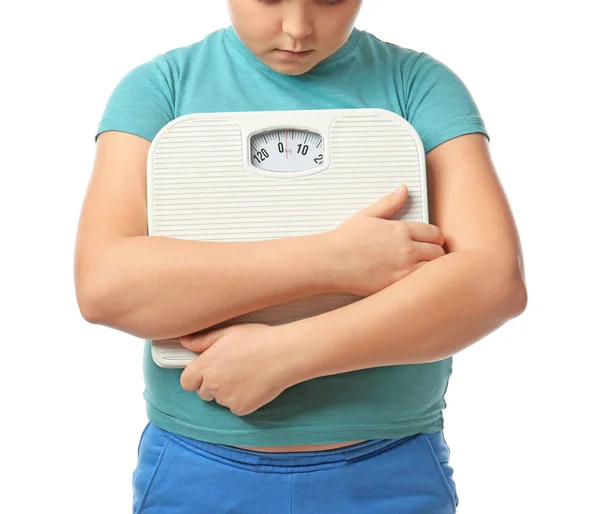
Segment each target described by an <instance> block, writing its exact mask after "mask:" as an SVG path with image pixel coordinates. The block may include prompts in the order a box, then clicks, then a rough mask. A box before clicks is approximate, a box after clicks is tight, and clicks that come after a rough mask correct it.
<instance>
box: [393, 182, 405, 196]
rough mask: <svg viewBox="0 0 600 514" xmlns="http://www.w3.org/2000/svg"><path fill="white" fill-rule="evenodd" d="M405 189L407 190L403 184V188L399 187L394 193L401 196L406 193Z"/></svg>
mask: <svg viewBox="0 0 600 514" xmlns="http://www.w3.org/2000/svg"><path fill="white" fill-rule="evenodd" d="M405 189H406V186H405V185H404V184H402V185H401V186H398V187H397V188H396V190H395V191H394V193H395V194H397V195H401V194H402V193H404V190H405Z"/></svg>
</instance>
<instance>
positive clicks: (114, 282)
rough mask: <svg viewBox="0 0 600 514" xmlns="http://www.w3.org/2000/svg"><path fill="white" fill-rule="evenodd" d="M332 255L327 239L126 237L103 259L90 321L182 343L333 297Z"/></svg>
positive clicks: (139, 335) (311, 237)
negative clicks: (225, 324) (286, 306)
mask: <svg viewBox="0 0 600 514" xmlns="http://www.w3.org/2000/svg"><path fill="white" fill-rule="evenodd" d="M328 252H329V247H328V238H327V236H326V233H322V234H314V235H307V236H298V237H290V238H284V239H274V240H268V241H248V242H202V241H189V240H182V239H175V238H165V237H159V236H140V237H129V238H124V239H122V240H120V241H119V242H116V243H115V244H113V245H112V246H111V247H110V249H109V250H108V251H107V252H106V253H105V254H104V258H103V260H102V261H103V262H102V270H101V271H100V270H99V271H97V275H98V277H99V278H98V279H97V280H96V287H95V292H94V296H93V298H94V300H93V301H92V302H91V304H92V307H91V308H90V312H91V314H90V316H88V317H87V318H88V319H89V320H90V321H92V322H94V323H98V324H101V325H106V326H110V327H113V328H116V329H118V330H121V331H124V332H127V333H130V334H132V335H135V336H138V337H140V338H144V339H169V338H174V337H179V336H181V335H184V334H189V333H192V332H195V331H198V330H201V329H203V328H207V327H211V326H213V325H215V324H217V323H220V322H222V321H226V320H228V319H231V318H234V317H236V316H239V315H242V314H245V313H248V312H252V311H255V310H259V309H262V308H265V307H268V306H271V305H277V304H280V303H284V302H287V301H292V300H294V299H297V298H303V297H306V296H312V295H314V294H319V293H324V292H328V291H329V290H330V289H331V287H332V282H331V278H332V276H331V269H329V268H328V265H329V262H331V258H330V257H329V255H328ZM98 265H99V266H100V264H98Z"/></svg>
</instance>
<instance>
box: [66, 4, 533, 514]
mask: <svg viewBox="0 0 600 514" xmlns="http://www.w3.org/2000/svg"><path fill="white" fill-rule="evenodd" d="M360 8H361V1H360V0H335V1H326V0H271V1H268V0H229V12H230V17H231V22H232V25H231V26H230V27H228V28H225V29H221V30H218V31H216V32H213V33H211V34H209V35H208V36H207V37H206V38H204V39H203V40H202V41H199V42H197V43H195V44H192V45H190V46H187V47H184V48H177V49H174V50H171V51H169V52H166V53H165V54H162V55H159V56H157V57H156V58H154V59H153V60H152V61H149V62H146V63H144V64H142V65H140V66H138V67H136V68H135V69H133V70H132V71H131V72H129V73H128V74H127V75H126V76H125V77H124V78H123V79H122V80H121V81H120V83H119V84H118V85H117V87H116V88H115V90H114V92H113V94H112V95H111V97H110V99H109V101H108V103H107V106H106V110H105V112H104V115H103V117H102V120H101V121H100V125H99V127H98V131H97V135H96V139H97V161H96V163H95V168H94V175H93V177H92V181H91V184H90V188H89V190H88V195H87V198H86V201H85V205H84V209H83V211H82V219H81V222H80V227H79V234H78V245H77V260H76V266H77V269H76V272H77V274H76V277H77V279H76V280H77V291H78V301H79V304H80V308H81V310H82V313H83V315H84V316H85V317H86V319H88V320H89V321H91V322H95V323H102V324H104V325H107V326H112V327H114V328H116V329H118V330H123V331H126V332H128V333H131V334H133V335H136V336H138V337H142V338H144V339H146V344H145V350H144V380H145V385H146V388H145V391H144V397H145V399H146V402H147V412H148V417H149V423H148V425H147V426H146V428H145V429H144V432H143V434H142V437H141V440H140V446H139V450H138V455H139V460H138V466H137V468H136V470H135V472H134V484H133V485H134V505H133V508H134V512H138V513H141V512H148V513H150V512H155V511H156V512H158V511H160V512H210V513H215V514H217V513H225V512H236V513H261V514H268V513H271V512H272V513H283V512H294V513H297V514H298V513H303V512H307V513H308V512H311V513H314V512H319V513H320V512H323V513H324V512H340V513H341V512H354V513H360V512H364V513H369V514H373V513H378V514H385V513H400V512H402V513H408V514H410V513H428V514H429V513H436V514H437V513H451V512H455V511H456V506H457V505H458V498H457V495H456V487H455V484H454V481H453V479H452V474H453V470H452V468H451V467H450V465H449V463H448V458H449V449H448V446H447V444H446V442H445V439H444V436H443V431H442V428H443V417H442V411H443V409H444V408H445V401H444V394H445V391H446V388H447V385H448V379H449V377H450V374H451V369H452V359H451V355H452V354H454V353H456V352H457V351H459V350H460V349H462V348H464V347H466V346H467V345H469V344H472V343H473V342H475V341H476V340H478V339H480V338H482V337H483V336H484V335H486V334H488V333H490V332H491V331H492V330H494V329H495V328H497V327H499V326H501V325H502V324H503V323H505V322H506V321H507V320H508V319H510V318H512V317H514V316H516V315H518V314H519V313H520V312H522V310H523V309H524V308H525V301H526V294H525V288H524V284H523V281H522V278H521V272H520V260H519V259H520V255H519V250H518V247H516V245H515V241H517V236H516V233H515V229H514V225H513V223H512V220H511V218H510V213H509V210H508V207H507V205H506V203H505V202H503V198H502V197H501V190H500V188H499V187H498V184H497V181H496V179H495V177H494V175H493V167H492V165H491V161H490V160H489V156H488V154H487V152H486V148H487V147H486V146H485V145H487V140H486V139H489V137H488V134H487V132H486V129H485V126H484V123H483V120H482V119H481V117H480V115H479V112H478V109H477V107H476V105H475V103H474V101H473V99H472V98H471V95H470V94H469V92H468V90H467V88H466V87H465V85H464V84H463V83H462V82H461V80H460V79H459V78H458V77H457V76H456V75H455V74H454V73H453V72H452V71H451V70H449V69H448V68H447V67H446V66H444V65H443V64H442V63H440V62H439V61H437V60H435V59H434V58H433V57H431V56H429V55H427V54H425V53H422V52H416V51H413V50H409V49H405V48H402V47H399V46H396V45H393V44H389V43H385V42H382V41H380V40H379V39H377V38H376V37H375V36H373V35H371V34H369V33H367V32H364V31H360V30H358V29H356V28H354V21H355V19H356V16H357V15H358V13H359V10H360ZM361 107H379V108H384V109H387V110H390V111H393V112H396V113H397V114H399V115H401V116H402V117H403V118H405V119H406V120H407V121H408V122H409V123H411V124H412V125H413V127H415V129H416V130H417V132H418V133H419V136H420V137H421V140H422V141H423V145H424V148H425V152H426V154H427V170H428V180H429V181H430V183H431V185H430V195H431V201H430V210H431V213H430V215H431V218H432V219H433V220H435V222H436V225H437V227H436V226H434V225H433V224H432V225H425V224H414V225H413V227H412V228H413V232H412V233H410V234H409V232H407V231H405V232H404V234H405V236H406V235H407V234H409V235H410V237H408V236H406V238H405V239H404V240H403V242H402V244H404V245H405V247H406V248H409V247H410V249H411V253H410V255H412V256H413V257H412V258H411V259H412V260H411V262H409V263H405V264H404V265H405V269H404V271H405V272H406V274H405V277H404V278H403V279H402V280H398V281H395V283H393V282H394V281H390V283H389V285H388V286H387V287H376V288H374V290H373V291H372V292H373V293H374V294H372V295H371V296H369V297H368V298H365V299H363V300H361V301H359V302H356V303H355V304H353V305H350V306H348V307H345V308H343V309H339V310H338V311H335V313H326V314H325V315H323V316H317V317H315V318H311V319H307V320H301V321H300V322H297V323H294V324H289V325H287V326H285V327H282V330H281V331H280V330H279V329H276V328H275V327H266V326H263V325H256V326H251V325H245V326H238V327H231V330H230V329H229V328H228V329H224V330H221V331H218V332H217V331H215V332H210V331H209V332H207V333H206V334H203V335H194V336H192V337H189V338H187V339H184V338H183V336H184V335H186V334H192V333H194V332H197V331H199V330H202V329H204V328H208V327H211V326H212V325H214V324H216V323H218V322H219V321H223V320H226V319H230V318H232V317H234V316H235V315H240V314H242V313H245V312H250V311H254V310H257V309H259V308H263V307H266V306H268V305H274V304H278V303H283V302H285V301H289V300H291V299H294V298H298V297H300V296H310V295H312V294H316V293H318V292H325V291H327V290H332V289H333V288H334V287H335V288H340V287H342V285H341V284H342V283H343V285H344V287H348V286H349V285H350V284H352V285H356V284H358V283H359V282H361V281H362V285H363V286H364V285H365V283H364V282H365V281H369V280H372V279H373V277H372V276H371V275H370V274H368V273H365V272H364V270H365V269H367V268H366V264H367V263H368V260H367V257H366V256H367V250H370V251H371V253H373V249H374V248H382V250H381V252H380V253H381V255H383V254H384V252H383V248H384V247H385V246H386V245H387V244H390V245H391V244H398V245H400V244H401V243H400V242H398V241H395V239H394V240H392V238H390V237H389V236H390V235H391V234H392V232H385V231H391V230H396V228H397V226H398V225H397V224H394V228H392V226H391V225H390V224H384V220H382V219H378V218H385V217H386V213H387V214H388V215H389V214H391V213H393V212H395V211H396V210H397V209H399V208H400V207H401V205H402V203H403V202H404V201H405V200H406V195H407V191H406V189H404V190H403V191H401V192H400V194H398V195H394V194H390V196H389V197H386V198H384V199H382V200H381V202H379V203H378V204H375V205H374V206H371V208H370V210H366V211H365V212H363V213H361V214H360V215H359V216H357V217H355V218H354V219H353V220H352V223H349V224H347V225H345V228H344V230H343V231H341V230H340V231H338V236H339V235H340V234H344V238H345V240H346V241H352V244H354V245H357V246H356V249H357V254H358V255H362V256H363V258H362V261H361V262H360V263H359V264H360V265H362V266H363V267H362V268H361V266H360V265H359V264H357V263H354V265H353V267H352V268H346V269H343V268H342V266H341V264H340V261H336V260H335V259H334V258H333V256H334V254H335V251H334V246H333V244H332V243H331V242H332V239H331V237H330V235H327V236H324V235H317V236H307V237H303V238H289V239H286V240H278V241H261V242H249V243H210V242H197V241H185V240H176V239H166V238H157V237H147V228H146V227H147V224H146V217H145V165H146V157H147V154H148V149H149V146H150V142H151V141H152V139H153V138H154V136H155V135H156V134H157V132H158V131H159V130H160V129H161V128H162V127H163V126H164V125H165V124H167V123H168V122H169V121H171V120H173V119H175V118H176V117H179V116H182V115H185V114H190V113H194V112H225V111H229V112H235V111H267V110H297V109H339V108H361ZM434 149H435V151H434ZM464 155H469V156H470V159H471V160H470V161H469V162H467V161H464V160H461V159H464V157H463V156H464ZM469 173H470V174H472V175H471V176H469V175H468V174H469ZM486 173H487V178H488V179H491V180H483V179H482V178H481V177H482V175H484V174H486ZM471 179H475V180H472V182H469V188H470V190H469V192H468V194H467V193H465V192H464V190H465V189H466V188H465V187H461V184H464V183H467V181H471ZM450 195H452V198H453V201H452V202H449V197H450ZM109 197H110V198H111V199H113V201H112V202H110V207H109V206H108V205H109V203H108V202H107V201H106V199H107V198H109ZM477 198H479V199H478V200H477ZM457 205H458V206H462V209H461V207H458V208H457V207H456V206H457ZM464 212H467V213H469V217H468V218H464V217H462V216H463V213H464ZM368 217H370V221H369V223H370V224H367V221H366V220H367V218H368ZM92 219H93V220H94V221H93V223H92V222H91V221H90V220H92ZM486 220H493V221H494V224H493V225H490V224H489V223H487V221H486ZM417 225H421V226H420V227H417ZM350 227H351V228H352V230H351V229H350ZM405 227H408V225H405ZM440 229H441V230H440ZM442 232H443V234H442ZM367 235H370V236H371V237H372V238H375V237H380V238H381V241H382V242H384V241H389V243H382V244H381V245H372V244H369V245H367V244H364V245H363V247H359V246H358V245H360V243H361V241H363V239H364V238H366V236H367ZM384 236H386V237H387V239H386V237H384ZM340 238H341V236H340V237H338V240H337V241H338V242H337V244H338V246H337V247H336V248H339V241H340V240H341V239H340ZM374 240H375V239H371V240H369V241H374ZM442 245H445V246H446V250H444V248H443V247H442ZM361 248H362V250H363V253H362V254H361V253H360V252H358V250H361ZM403 248H404V247H403ZM489 248H493V250H494V253H493V254H492V253H491V251H490V250H489ZM299 251H300V252H301V255H303V258H304V260H303V265H302V266H297V264H296V261H295V260H294V259H295V257H294V255H298V253H299ZM407 254H408V253H407ZM446 254H448V255H446ZM242 255H243V257H241V256H242ZM377 255H378V257H377V258H381V259H383V257H381V256H379V252H378V253H377ZM372 258H374V257H372ZM269 259H270V260H269ZM357 259H358V258H357ZM242 261H243V263H244V265H243V266H241V265H240V264H241V263H242ZM266 262H269V265H268V266H266V265H265V263H266ZM426 263H428V264H427V266H425V269H424V270H422V271H419V269H418V268H420V267H423V266H422V265H423V264H426ZM393 264H394V263H393V262H391V260H390V262H389V265H390V266H392V265H393ZM336 266H337V267H336ZM397 267H398V268H399V267H400V264H399V263H398V264H397ZM334 268H335V269H336V270H337V271H336V273H337V274H338V276H337V277H336V278H335V279H334V277H333V276H332V271H331V270H332V269H334ZM384 268H385V267H383V266H378V267H375V266H373V269H379V270H381V269H384ZM385 269H387V268H385ZM396 271H399V270H398V269H397V270H396ZM492 271H493V273H492ZM467 273H468V274H469V276H468V277H467V278H466V279H463V278H462V277H461V278H458V276H459V275H463V274H467ZM342 274H343V280H342V278H341V277H342ZM490 276H493V277H494V278H495V279H494V280H490V279H489V277H490ZM457 284H458V285H457ZM482 284H486V286H485V287H483V285H482ZM371 285H372V286H373V284H371ZM373 287H374V286H373ZM451 287H453V288H454V289H453V293H452V294H453V295H454V296H452V295H451V293H450V288H451ZM346 290H347V289H346ZM100 291H101V293H99V292H100ZM231 291H234V294H230V292H231ZM165 298H168V299H169V301H168V303H165ZM419 298H420V300H419ZM401 299H403V300H402V301H403V302H404V303H402V304H400V302H401ZM425 300H426V301H425ZM394 302H395V303H394ZM384 305H388V306H390V305H392V306H393V312H394V314H393V315H392V316H390V314H389V312H390V311H391V310H392V309H387V310H386V309H383V308H382V307H383V306H384ZM426 309H427V310H426ZM385 312H387V317H385V318H383V316H384V314H385ZM434 313H435V316H434V315H433V314H434ZM330 314H331V315H330ZM377 316H379V318H380V319H377ZM357 320H360V323H361V324H360V325H359V326H361V328H363V327H364V333H366V334H368V336H369V337H368V338H365V337H364V336H360V333H361V332H363V330H360V331H358V330H354V331H353V333H352V334H351V333H350V332H351V331H350V330H349V329H348V328H346V329H345V330H343V328H340V327H348V326H350V323H351V321H354V322H357ZM274 334H277V337H276V336H275V335H274ZM179 336H181V337H182V343H183V344H184V345H186V346H187V347H188V348H190V349H193V350H195V351H199V352H202V353H201V355H200V356H199V357H198V358H197V359H196V360H195V361H194V362H193V363H191V364H189V365H188V366H187V367H186V369H185V370H183V371H181V370H173V369H164V368H160V367H158V366H156V365H155V363H154V362H153V361H152V358H151V356H150V340H151V339H161V338H166V337H179ZM359 336H360V337H359ZM393 339H396V341H395V342H394V341H393ZM275 341H276V343H275ZM282 348H285V350H286V351H285V352H283V351H282ZM242 352H244V354H243V355H244V358H243V359H242V358H241V357H240V355H242ZM208 363H210V366H209V365H208ZM273 363H276V366H273ZM210 369H212V370H213V371H214V373H213V375H212V376H211V375H210ZM225 376H231V377H238V379H239V380H237V383H233V382H235V381H234V380H233V379H232V380H230V381H224V383H222V384H220V385H219V384H217V382H216V381H218V379H219V377H221V378H222V377H225ZM247 377H251V378H250V379H249V378H247ZM242 378H243V380H242ZM225 390H227V391H228V392H227V395H225V394H223V391H225ZM233 398H236V402H235V405H234V401H233V400H232V399H233ZM213 400H214V401H213Z"/></svg>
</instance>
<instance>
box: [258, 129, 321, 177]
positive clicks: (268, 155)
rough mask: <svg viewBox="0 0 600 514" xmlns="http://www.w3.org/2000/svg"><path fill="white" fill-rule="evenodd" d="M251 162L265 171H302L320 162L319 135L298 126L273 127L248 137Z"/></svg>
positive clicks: (316, 165) (318, 164)
mask: <svg viewBox="0 0 600 514" xmlns="http://www.w3.org/2000/svg"><path fill="white" fill-rule="evenodd" d="M250 149H251V162H252V165H253V166H254V167H256V168H259V169H261V170H266V171H281V172H293V171H306V170H310V169H312V168H316V167H318V166H320V165H321V164H323V137H322V136H321V135H320V134H317V133H316V132H311V131H309V130H299V129H287V128H282V129H273V130H267V131H264V132H260V133H258V134H254V135H253V136H252V137H251V138H250Z"/></svg>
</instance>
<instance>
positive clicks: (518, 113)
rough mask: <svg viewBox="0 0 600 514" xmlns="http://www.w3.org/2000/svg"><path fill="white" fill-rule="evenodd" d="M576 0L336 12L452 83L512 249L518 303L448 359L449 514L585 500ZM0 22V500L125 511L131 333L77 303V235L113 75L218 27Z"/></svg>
mask: <svg viewBox="0 0 600 514" xmlns="http://www.w3.org/2000/svg"><path fill="white" fill-rule="evenodd" d="M249 1H250V0H249ZM592 4H593V2H591V1H589V0H588V1H585V2H584V1H575V0H573V1H570V2H565V3H558V2H556V3H555V2H547V1H543V2H542V1H531V0H529V1H514V0H504V1H503V2H481V0H474V1H471V0H455V1H453V2H445V1H429V2H403V1H401V2H398V1H395V0H365V5H364V7H363V10H362V12H361V15H360V17H359V19H358V21H357V27H358V28H361V29H364V30H368V31H369V32H372V33H374V34H375V35H377V36H378V37H379V38H380V39H383V40H386V41H390V42H393V43H396V44H399V45H400V46H404V47H408V48H411V49H414V50H418V51H425V52H427V53H429V54H431V55H433V56H434V57H436V58H437V59H439V60H441V61H442V62H444V63H445V64H447V65H448V66H450V67H451V68H452V69H453V70H454V71H455V72H456V73H457V74H458V75H459V76H460V77H461V78H462V79H463V81H464V82H465V83H466V85H467V86H468V88H469V90H470V91H471V93H472V94H473V96H474V98H475V100H476V102H477V104H478V106H479V108H480V110H481V113H482V116H483V118H484V120H485V123H486V125H487V128H488V130H489V132H490V135H491V151H492V157H493V159H494V163H495V165H496V167H497V170H498V172H499V174H500V178H501V181H502V183H503V185H504V187H505V191H506V194H507V195H508V198H509V200H510V203H511V205H512V208H513V212H514V215H515V217H516V220H517V224H518V227H519V232H520V236H521V239H522V243H523V250H524V255H525V263H526V271H527V286H528V291H529V305H528V308H527V310H526V311H525V313H524V314H523V315H522V316H520V317H519V318H517V319H515V320H512V321H511V322H509V323H508V324H506V325H505V326H503V327H501V328H500V329H499V330H497V331H496V332H494V333H493V334H491V335H490V336H488V337H486V338H485V339H483V340H481V341H479V342H478V343H477V344H475V345H474V346H471V347H470V348H468V349H467V350H465V351H463V352H461V353H459V354H458V355H457V356H455V358H454V374H453V376H452V378H451V380H450V386H449V389H448V394H447V397H446V400H447V403H448V407H447V409H446V411H445V424H446V429H445V433H446V439H447V441H448V443H449V445H450V447H451V458H450V463H451V465H452V466H453V467H454V469H455V479H456V482H457V487H458V495H459V498H460V506H459V513H460V514H482V513H486V514H506V513H511V514H521V513H523V514H532V513H544V514H550V513H569V514H571V513H584V512H585V513H588V512H592V511H594V512H598V511H597V510H596V509H598V502H599V500H598V496H597V487H598V483H599V482H600V476H599V472H598V462H599V461H600V453H599V450H598V446H599V445H598V425H597V423H596V420H597V419H598V418H597V412H596V411H597V410H598V405H599V400H598V396H599V393H600V391H599V387H598V379H597V377H598V373H597V359H598V356H599V355H598V344H599V343H600V335H599V332H598V307H599V306H600V305H599V303H600V302H599V301H598V288H599V285H600V280H599V276H598V264H599V262H598V259H599V255H598V248H599V245H598V222H599V215H598V211H599V209H598V195H599V193H598V189H597V186H598V174H599V172H600V165H599V161H598V156H597V148H598V146H597V145H598V136H599V129H598V118H599V115H600V110H599V105H598V91H600V84H599V83H598V79H597V78H596V77H597V72H598V70H597V67H598V51H599V50H600V48H599V44H598V39H597V38H594V37H593V36H592V34H593V33H594V32H596V29H597V26H596V23H595V22H594V17H593V16H592V14H591V8H592ZM15 5H16V7H15ZM1 18H2V25H3V28H2V31H0V34H1V35H0V37H1V38H2V41H1V43H2V46H1V48H2V72H1V74H2V80H1V81H0V88H1V90H2V94H1V95H0V101H1V102H2V106H3V108H2V118H3V123H2V125H1V127H0V131H1V142H0V153H1V155H2V179H3V186H2V187H1V189H0V195H1V198H2V202H1V203H0V209H1V215H2V218H1V219H2V234H1V236H0V237H1V239H0V241H1V242H0V244H1V246H2V251H1V257H0V259H2V266H1V269H2V275H3V276H2V282H1V286H0V287H1V291H2V299H3V302H2V305H3V310H2V313H3V316H2V319H3V323H2V336H3V337H2V339H3V345H2V346H3V349H4V353H3V357H2V373H1V378H0V380H1V381H2V383H1V386H2V387H1V389H0V390H1V394H2V412H1V414H0V415H1V416H2V420H3V421H2V422H1V424H0V427H1V430H2V434H1V436H2V439H1V440H2V443H3V450H2V453H1V456H0V466H2V468H3V469H2V476H3V477H4V479H3V487H2V488H3V490H4V492H3V493H2V495H0V510H1V511H2V512H7V513H11V514H12V513H34V512H47V511H56V512H61V513H82V512H86V513H108V512H110V513H127V512H131V495H132V489H131V475H132V472H133V469H134V467H135V464H136V451H137V444H138V440H139V436H140V434H141V431H142V429H143V428H144V425H145V423H146V418H145V405H144V400H143V398H142V390H143V381H142V374H141V371H142V368H141V364H142V363H141V357H142V346H143V341H142V340H140V339H137V338H135V337H133V336H130V335H128V334H125V333H121V332H118V331H115V330H112V329H108V328H106V327H103V326H95V325H91V324H89V323H87V322H86V321H85V320H84V319H83V318H82V317H81V315H80V313H79V310H78V307H77V303H76V299H75V291H74V284H73V251H74V242H75V234H76V228H77V223H78V218H79V212H80V208H81V204H82V200H83V196H84V193H85V190H86V187H87V184H88V180H89V177H90V173H91V169H92V163H93V157H94V151H95V147H94V142H93V137H94V134H95V130H96V127H97V124H98V122H99V120H100V116H101V114H102V111H103V108H104V106H105V102H106V101H107V99H108V96H109V94H110V93H111V91H112V89H113V87H114V86H115V85H116V83H117V82H118V80H119V79H120V78H121V77H122V76H123V75H124V74H125V73H126V72H127V71H129V70H130V69H131V68H133V67H134V66H136V65H138V64H141V63H142V62H145V61H146V60H149V59H152V58H153V57H154V56H155V55H157V54H159V53H162V52H165V51H168V50H170V49H172V48H175V47H178V46H184V45H188V44H191V43H193V42H196V41H198V40H200V39H202V38H203V37H204V36H205V35H206V34H208V33H209V32H212V31H213V30H216V29H218V28H220V27H223V26H226V25H227V24H228V23H229V18H228V15H227V10H226V6H225V2H224V0H222V1H216V0H210V1H209V0H195V1H188V0H170V1H169V2H164V1H163V2H155V1H150V0H144V1H140V0H128V1H127V0H125V1H124V0H120V1H118V2H117V1H115V0H104V1H103V2H67V1H65V0H62V1H54V2H43V3H42V2H36V1H33V2H13V3H12V6H11V7H3V14H2V16H1ZM596 33H597V32H596ZM113 354H118V355H119V360H118V362H113V361H112V358H111V355H113ZM215 514H217V513H215ZM374 514H376V513H374ZM432 514H433V513H432Z"/></svg>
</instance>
